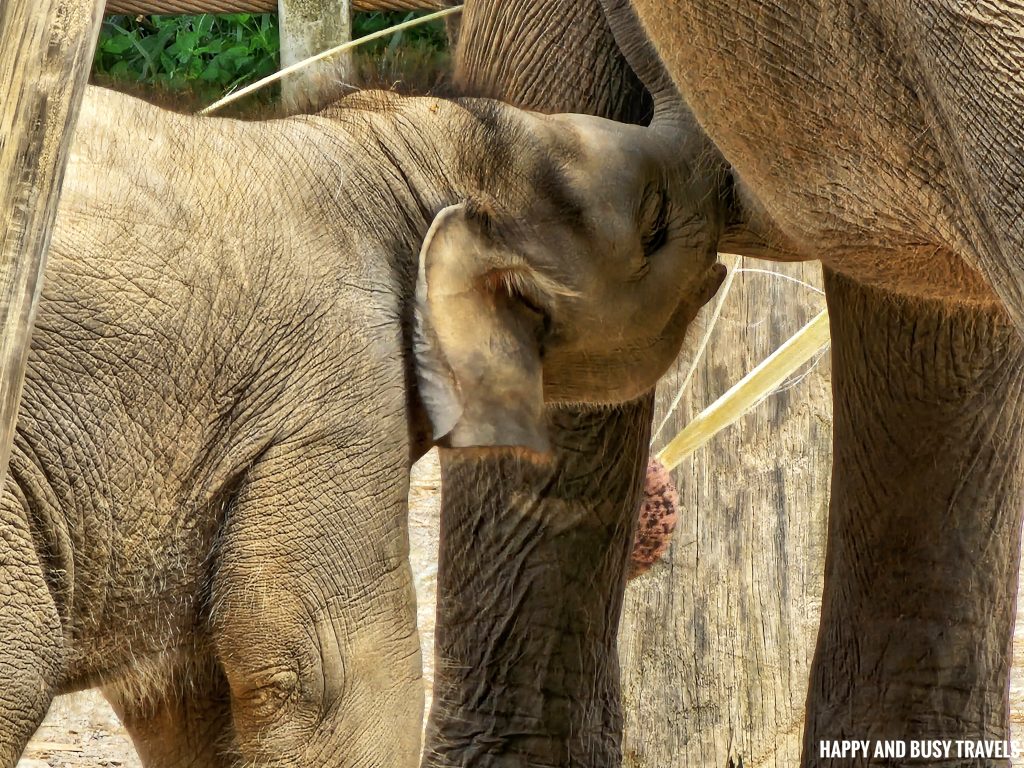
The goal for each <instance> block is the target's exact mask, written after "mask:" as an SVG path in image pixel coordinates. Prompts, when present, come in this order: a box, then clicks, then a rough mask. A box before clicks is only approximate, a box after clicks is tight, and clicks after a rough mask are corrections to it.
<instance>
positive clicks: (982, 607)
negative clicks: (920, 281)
mask: <svg viewBox="0 0 1024 768" xmlns="http://www.w3.org/2000/svg"><path fill="white" fill-rule="evenodd" d="M826 288H827V295H828V303H829V310H830V313H831V317H832V339H833V341H832V366H833V373H832V379H833V391H834V398H835V422H834V430H835V433H834V442H835V455H834V466H833V480H832V502H831V508H830V516H829V529H828V545H827V554H826V564H825V587H824V596H823V599H822V615H821V628H820V631H819V636H818V645H817V649H816V652H815V658H814V662H813V667H812V674H811V682H810V688H809V692H808V697H807V727H806V731H805V737H804V757H803V764H804V765H806V766H821V765H833V764H835V765H840V764H841V765H843V766H849V765H851V764H867V763H871V764H887V765H888V764H891V763H892V761H891V760H884V759H881V758H879V759H877V760H875V759H870V758H868V759H865V760H862V761H860V763H857V761H854V762H851V761H850V760H849V758H846V759H842V760H832V759H829V758H828V757H827V756H825V755H827V745H826V741H827V740H830V739H864V740H872V742H876V741H877V740H886V739H895V740H905V739H951V740H956V739H975V740H978V739H987V740H1000V739H1005V738H1007V737H1008V731H1007V724H1008V712H1007V708H1008V707H1007V700H1008V699H1007V697H1008V685H1009V672H1010V663H1011V639H1012V637H1011V635H1012V628H1013V624H1014V615H1015V602H1016V584H1017V572H1018V564H1019V557H1020V532H1021V509H1022V503H1024V494H1022V474H1021V470H1022V466H1021V464H1022V461H1021V446H1022V425H1024V413H1022V409H1024V400H1022V391H1021V390H1022V385H1024V346H1022V342H1021V340H1020V338H1019V336H1018V334H1017V333H1016V332H1015V329H1014V327H1013V326H1012V324H1011V323H1010V320H1009V317H1008V316H1007V315H1006V313H1005V312H1004V311H1003V310H1002V309H1001V308H999V307H998V306H995V305H994V304H971V303H968V302H948V301H937V300H925V299H920V298H914V297H908V296H901V295H895V294H892V293H886V292H884V291H881V290H878V289H874V288H868V287H864V286H862V285H859V284H857V283H855V282H853V281H851V280H849V279H847V278H844V277H842V276H841V275H838V274H834V273H827V275H826ZM872 749H873V747H872ZM982 763H984V764H992V765H995V764H1000V765H1005V764H1006V761H998V760H994V761H990V762H987V763H985V762H984V761H978V760H974V759H957V754H956V750H955V748H954V749H953V751H952V752H951V756H950V758H949V759H948V760H945V761H943V760H939V761H937V763H936V764H941V765H968V764H969V765H978V764H982Z"/></svg>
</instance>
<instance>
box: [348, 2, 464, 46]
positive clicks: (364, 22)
mask: <svg viewBox="0 0 1024 768" xmlns="http://www.w3.org/2000/svg"><path fill="white" fill-rule="evenodd" d="M424 15H426V14H424V13H403V12H401V11H392V12H389V13H383V12H378V13H357V14H356V16H355V18H354V19H353V22H352V37H353V38H357V37H364V36H365V35H370V34H373V33H374V32H379V31H380V30H382V29H387V28H388V27H393V26H395V25H396V24H401V23H402V22H403V21H410V20H412V19H414V18H416V17H417V16H424ZM403 47H406V48H410V47H411V48H426V49H432V50H434V51H443V50H445V49H446V48H447V47H448V36H447V34H446V33H445V28H444V22H443V21H434V22H431V23H430V24H421V25H420V26H418V27H413V28H412V29H405V30H402V31H401V32H396V33H395V34H393V35H391V36H390V37H385V38H382V39H380V40H374V41H373V42H371V43H367V44H366V46H365V47H364V49H363V50H364V52H366V53H367V54H374V53H376V54H380V53H383V52H385V51H386V52H388V53H391V54H394V53H395V52H397V51H398V50H400V49H401V48H403Z"/></svg>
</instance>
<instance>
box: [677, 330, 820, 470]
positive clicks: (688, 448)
mask: <svg viewBox="0 0 1024 768" xmlns="http://www.w3.org/2000/svg"><path fill="white" fill-rule="evenodd" d="M828 343H829V327H828V312H827V311H825V312H822V313H821V314H819V315H818V316H817V317H815V318H814V319H813V320H811V322H809V323H808V324H807V325H805V326H804V327H803V328H801V329H800V330H799V331H797V333H796V335H794V336H793V337H791V338H790V339H789V341H787V342H786V343H785V344H783V345H782V346H781V347H779V348H778V349H777V350H775V351H774V352H772V354H771V355H769V356H768V357H766V358H765V359H764V360H763V361H762V362H761V364H760V365H758V366H757V367H756V368H754V370H752V371H751V372H750V373H748V374H747V375H746V376H744V377H743V378H742V379H740V380H739V381H738V382H737V383H736V384H734V385H733V386H732V387H731V388H730V389H729V391H728V392H726V393H725V394H724V395H722V396H721V397H720V398H718V399H717V400H716V401H715V402H714V403H712V404H711V405H709V406H708V407H707V408H705V409H704V410H703V411H702V412H701V413H700V414H699V415H698V416H697V417H696V418H695V419H694V420H693V421H691V422H690V423H689V424H687V425H686V428H685V429H684V430H683V431H682V432H680V433H679V434H678V435H676V436H675V437H674V438H673V439H672V442H670V443H669V444H668V445H666V446H665V447H664V448H663V449H662V450H661V452H660V453H659V454H658V460H659V461H660V462H661V463H662V464H664V465H665V466H666V467H667V468H668V469H669V470H672V469H675V468H676V467H678V466H679V464H680V463H682V461H683V459H685V458H686V457H687V456H689V455H690V454H692V453H693V452H694V451H696V450H697V449H698V448H700V447H701V446H702V445H704V444H705V443H707V442H708V441H709V440H710V439H711V438H712V437H714V436H715V435H716V434H718V433H719V432H721V431H722V430H723V429H725V428H726V427H728V426H730V425H731V424H735V423H736V422H737V421H739V419H740V417H742V416H743V414H745V413H746V412H747V411H749V410H750V409H751V408H753V407H754V406H755V405H756V404H757V403H758V402H760V401H761V399H762V398H763V397H765V396H766V395H768V394H770V393H771V392H773V391H774V390H775V389H776V388H777V387H778V386H779V385H780V384H781V383H782V382H783V381H785V380H786V379H787V378H788V377H789V376H790V375H791V374H792V373H793V372H794V371H796V370H797V369H798V368H799V367H800V366H801V365H803V364H804V363H806V362H807V361H808V360H810V359H811V358H812V357H814V355H816V354H817V353H818V352H819V351H821V350H822V349H824V348H825V347H826V346H827V345H828Z"/></svg>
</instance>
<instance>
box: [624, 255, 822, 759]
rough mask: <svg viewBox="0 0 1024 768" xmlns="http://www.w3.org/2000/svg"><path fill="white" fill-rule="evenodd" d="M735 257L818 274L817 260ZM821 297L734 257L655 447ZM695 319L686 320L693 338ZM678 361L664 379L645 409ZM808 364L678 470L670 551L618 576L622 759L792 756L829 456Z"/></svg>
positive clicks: (816, 591) (813, 615)
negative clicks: (725, 289) (725, 288)
mask: <svg viewBox="0 0 1024 768" xmlns="http://www.w3.org/2000/svg"><path fill="white" fill-rule="evenodd" d="M741 264H742V265H743V266H744V267H747V268H751V267H753V268H757V269H766V270H769V271H772V272H778V273H781V274H784V275H788V276H791V277H794V278H797V279H799V280H802V281H806V282H808V283H811V284H813V285H814V286H816V287H820V285H821V276H820V267H819V266H818V265H817V264H816V263H814V264H779V265H776V264H771V263H767V262H758V261H754V260H751V259H746V260H744V261H743V262H741ZM823 308H824V297H823V296H821V295H819V294H817V293H815V292H814V291H812V290H810V289H808V288H806V287H804V286H801V285H799V284H797V283H794V282H792V281H790V280H786V279H784V278H780V277H773V276H769V275H765V274H760V273H746V272H741V273H739V274H738V275H737V277H736V279H735V282H734V284H733V286H732V289H731V292H730V295H729V296H728V297H727V299H726V303H725V305H724V308H723V311H722V316H721V319H720V321H719V323H718V325H717V327H716V329H715V331H714V335H713V337H712V338H711V341H710V344H709V345H708V352H707V359H706V360H704V361H703V362H701V363H700V365H699V367H698V370H697V373H696V374H695V375H694V377H693V380H692V382H691V384H690V393H689V395H688V396H687V397H685V398H684V399H683V402H682V404H681V405H680V408H679V410H678V413H676V414H675V416H674V417H673V418H672V419H671V420H670V422H669V424H668V425H667V426H666V427H665V429H664V430H663V432H662V434H661V435H660V436H659V438H658V439H657V440H656V442H655V445H654V447H655V448H656V449H660V448H661V447H662V446H663V445H664V444H665V443H666V442H667V441H668V440H670V439H671V438H672V437H673V436H674V435H675V434H676V433H677V432H678V431H679V429H680V428H681V427H682V426H684V425H685V424H686V423H687V422H688V421H689V420H690V419H691V418H692V417H693V416H694V415H695V414H696V413H698V412H699V411H700V410H701V409H702V408H703V407H705V406H706V405H708V404H709V403H711V402H712V401H713V400H714V399H715V398H716V397H718V396H719V395H720V394H722V393H723V392H725V391H726V390H727V389H728V388H729V387H730V386H731V385H732V384H734V383H735V382H736V381H737V380H738V379H739V378H740V377H741V376H742V375H743V374H744V373H746V372H747V371H749V370H750V369H751V368H753V367H754V366H755V365H757V364H758V363H759V362H760V361H761V360H763V359H764V358H765V357H766V356H767V355H768V354H770V353H771V352H772V351H774V350H775V349H776V348H777V347H778V346H779V345H781V344H782V343H783V342H785V341H786V340H787V338H789V336H790V335H792V334H793V333H794V332H795V331H797V330H798V329H799V328H800V327H801V326H803V325H804V324H805V323H806V322H808V321H809V320H810V319H811V318H812V317H813V316H814V315H815V314H817V313H818V312H819V311H820V310H821V309H823ZM709 310H710V308H709ZM709 310H705V312H703V313H702V317H703V318H704V321H705V322H706V320H707V318H708V317H709V316H710V315H711V312H710V311H709ZM703 330H704V329H703V328H702V327H698V328H695V329H694V330H693V332H692V333H693V336H691V339H690V342H691V343H689V344H688V345H687V347H688V348H695V347H696V346H697V341H698V340H699V334H701V333H703ZM689 362H690V361H689V360H682V361H681V362H680V364H679V366H678V367H677V369H676V370H675V371H674V372H670V374H669V375H668V376H667V378H666V379H664V380H663V382H662V385H661V387H660V389H659V398H658V408H659V412H658V413H656V416H655V424H656V425H657V424H658V423H660V421H661V418H662V416H661V414H663V413H664V409H665V407H666V405H667V404H668V403H669V402H670V401H671V400H672V398H673V397H674V396H675V394H676V391H677V389H678V387H679V384H680V382H681V381H682V380H683V378H684V377H685V375H686V372H687V371H688V369H689ZM811 365H812V366H813V367H811V368H810V370H809V373H807V375H806V377H804V378H802V380H800V381H799V383H796V384H793V385H792V386H791V387H789V388H784V391H781V392H779V393H778V394H775V395H772V396H771V397H769V398H768V399H767V400H765V401H764V402H763V403H761V404H760V405H759V406H757V407H756V408H755V409H754V410H753V411H751V412H750V413H749V414H747V415H746V416H745V417H743V419H741V420H740V421H739V422H738V423H737V424H736V425H734V426H733V427H731V428H730V429H728V430H726V431H724V432H722V433H720V434H719V435H718V436H717V437H716V438H715V439H714V440H712V442H710V443H709V444H708V445H706V446H704V447H703V448H702V449H701V450H700V451H698V452H697V453H696V454H694V455H693V456H692V457H691V458H690V459H687V460H686V461H684V463H683V464H682V465H681V466H680V467H679V468H678V469H677V470H676V472H675V478H676V482H677V483H678V485H679V490H680V498H681V507H682V509H681V513H680V522H679V526H678V528H677V530H676V534H675V538H674V541H673V544H672V549H671V553H670V557H669V558H667V559H666V560H664V561H662V562H661V563H659V564H657V565H655V567H654V569H653V570H652V572H651V573H650V574H648V575H646V576H644V577H642V578H640V579H637V580H636V581H634V582H632V583H631V584H630V586H629V588H628V590H627V596H626V604H625V608H624V616H623V621H622V630H621V634H620V640H619V647H620V655H621V659H622V667H623V671H622V679H623V683H622V684H623V710H624V716H625V721H626V733H625V741H624V745H623V749H624V757H625V760H624V765H625V766H628V767H630V768H641V767H642V768H676V767H680V768H681V767H683V766H685V767H686V768H713V767H714V766H720V767H721V768H725V766H729V765H734V766H736V765H739V764H740V761H741V760H742V765H743V766H744V768H752V767H753V766H775V765H778V766H791V765H795V764H796V763H797V762H798V760H799V753H800V740H801V734H802V729H803V714H804V698H805V695H806V689H807V676H808V670H809V667H810V662H811V656H812V652H813V649H814V642H815V637H816V632H817V624H818V612H819V606H820V599H821V584H822V574H823V560H824V544H825V524H826V516H827V512H828V489H829V479H830V466H831V405H830V404H831V394H830V389H829V386H830V383H829V365H828V355H827V354H826V355H825V356H824V357H823V358H822V359H821V360H819V361H818V362H817V363H816V364H815V363H813V362H812V364H811Z"/></svg>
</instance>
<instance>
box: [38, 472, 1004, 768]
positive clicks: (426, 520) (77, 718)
mask: <svg viewBox="0 0 1024 768" xmlns="http://www.w3.org/2000/svg"><path fill="white" fill-rule="evenodd" d="M440 485H441V480H440V473H439V469H438V465H437V459H436V455H435V454H434V453H433V452H432V453H430V454H429V455H428V456H427V457H426V458H425V459H424V460H423V461H421V462H420V463H419V464H418V465H417V466H416V468H415V470H414V472H413V478H412V487H411V490H410V494H409V502H410V512H411V524H410V542H411V547H412V560H413V569H414V572H415V573H416V591H417V595H418V599H419V625H420V635H421V641H422V644H423V658H424V666H425V668H424V682H425V684H426V689H427V696H428V701H427V706H428V709H429V705H430V702H429V695H430V686H431V683H432V681H433V669H432V659H433V648H434V631H433V612H434V596H435V594H436V585H437V519H438V511H439V493H438V491H439V488H440ZM1022 575H1024V574H1022ZM1022 584H1024V579H1022ZM1022 597H1024V596H1022V595H1021V594H1020V593H1018V600H1017V602H1018V606H1024V600H1022V599H1021V598H1022ZM1013 668H1014V669H1013V679H1012V681H1011V688H1010V705H1011V711H1012V715H1011V717H1012V722H1013V730H1014V734H1015V735H1017V736H1020V737H1024V610H1018V613H1017V624H1016V628H1015V631H1014V638H1013ZM64 766H66V767H67V768H86V767H87V766H88V767H94V766H123V768H141V763H140V762H139V759H138V757H137V756H136V755H135V751H134V749H133V748H132V744H131V740H130V739H129V738H128V735H127V734H126V733H125V732H124V729H123V728H122V727H121V724H120V723H119V722H118V720H117V717H116V716H115V715H114V713H113V712H111V711H110V707H109V706H107V703H106V702H105V701H104V700H103V698H102V697H101V696H100V695H99V694H98V693H94V692H85V693H79V694H74V695H72V696H63V697H61V698H59V699H58V700H57V701H55V702H54V704H53V706H52V707H51V708H50V714H49V715H48V716H47V718H46V721H45V722H44V723H43V725H42V726H41V727H40V728H39V731H38V732H37V733H36V735H35V738H33V739H32V741H31V743H30V744H29V746H28V749H27V750H26V752H25V756H24V758H22V760H21V762H19V763H18V768H62V767H64Z"/></svg>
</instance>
